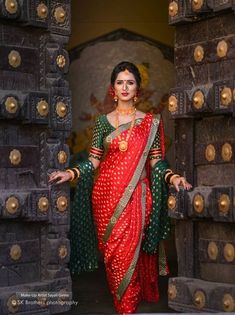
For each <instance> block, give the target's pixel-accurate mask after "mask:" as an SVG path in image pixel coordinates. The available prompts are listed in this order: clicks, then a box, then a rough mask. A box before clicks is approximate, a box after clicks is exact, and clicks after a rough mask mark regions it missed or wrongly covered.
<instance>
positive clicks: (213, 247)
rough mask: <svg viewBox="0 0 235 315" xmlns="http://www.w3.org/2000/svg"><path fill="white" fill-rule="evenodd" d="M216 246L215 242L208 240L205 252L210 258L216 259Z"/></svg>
mask: <svg viewBox="0 0 235 315" xmlns="http://www.w3.org/2000/svg"><path fill="white" fill-rule="evenodd" d="M218 252H219V250H218V246H217V245H216V243H215V242H210V243H209V244H208V247H207V254H208V256H209V258H210V259H211V260H216V258H217V256H218Z"/></svg>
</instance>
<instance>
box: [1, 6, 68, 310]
mask: <svg viewBox="0 0 235 315" xmlns="http://www.w3.org/2000/svg"><path fill="white" fill-rule="evenodd" d="M69 34H70V2H69V0H4V1H0V309H1V311H0V313H1V314H13V313H15V314H17V313H19V314H22V315H23V314H28V315H29V314H30V315H31V314H55V313H60V312H65V311H66V310H68V309H69V306H68V304H69V303H67V304H66V301H70V300H71V279H70V274H69V270H68V268H67V263H68V261H69V252H70V247H69V240H68V236H67V234H68V230H69V187H68V185H67V184H66V185H60V186H57V187H53V186H51V187H49V186H48V172H51V171H53V170H54V169H63V168H64V167H67V166H68V159H69V150H68V147H67V146H66V145H65V140H66V137H67V136H68V134H69V131H70V128H71V104H70V90H69V87H68V84H67V82H66V81H65V79H64V75H65V73H66V72H67V70H68V66H69V60H68V54H67V52H66V51H65V49H64V45H65V44H66V43H67V41H68V36H69ZM51 292H54V293H55V294H54V295H53V294H50V293H51ZM63 299H65V300H63ZM27 301H28V302H27ZM53 301H54V302H53ZM61 301H62V302H61ZM63 302H65V303H63Z"/></svg>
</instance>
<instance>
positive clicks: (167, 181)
mask: <svg viewBox="0 0 235 315" xmlns="http://www.w3.org/2000/svg"><path fill="white" fill-rule="evenodd" d="M172 176H174V173H170V174H167V177H166V183H167V184H168V185H169V184H170V181H171V177H172Z"/></svg>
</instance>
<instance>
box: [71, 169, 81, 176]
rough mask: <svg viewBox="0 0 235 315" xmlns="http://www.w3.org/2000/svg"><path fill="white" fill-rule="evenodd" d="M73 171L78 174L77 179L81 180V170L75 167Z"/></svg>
mask: <svg viewBox="0 0 235 315" xmlns="http://www.w3.org/2000/svg"><path fill="white" fill-rule="evenodd" d="M72 170H74V171H75V172H76V174H77V176H76V178H79V177H80V174H81V173H80V171H79V169H78V168H77V167H73V168H72Z"/></svg>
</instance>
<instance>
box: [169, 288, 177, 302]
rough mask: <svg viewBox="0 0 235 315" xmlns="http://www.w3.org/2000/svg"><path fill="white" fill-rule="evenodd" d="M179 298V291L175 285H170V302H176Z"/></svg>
mask: <svg viewBox="0 0 235 315" xmlns="http://www.w3.org/2000/svg"><path fill="white" fill-rule="evenodd" d="M176 296H177V289H176V286H175V285H174V284H169V286H168V297H169V299H170V300H174V299H175V298H176Z"/></svg>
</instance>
